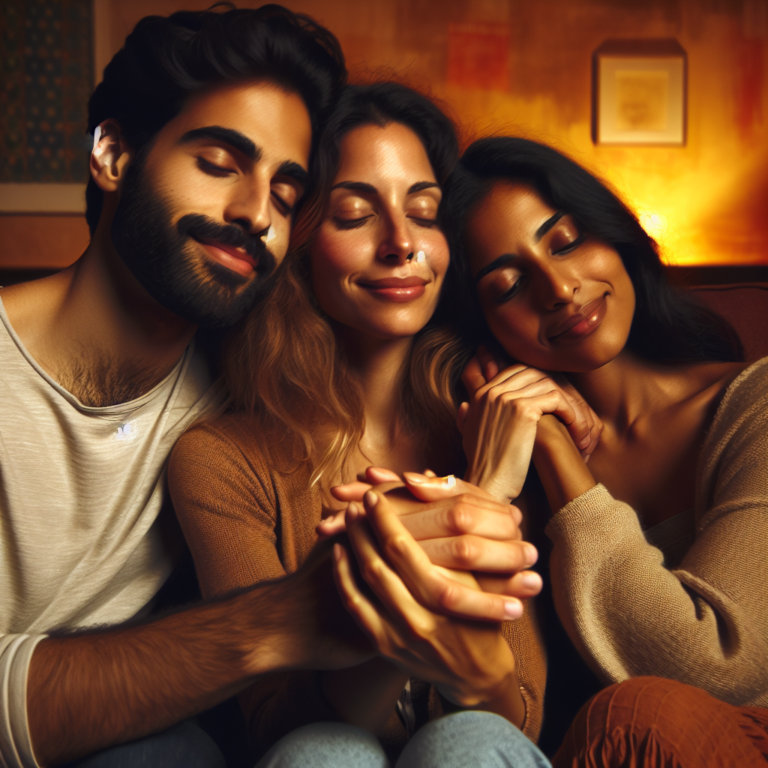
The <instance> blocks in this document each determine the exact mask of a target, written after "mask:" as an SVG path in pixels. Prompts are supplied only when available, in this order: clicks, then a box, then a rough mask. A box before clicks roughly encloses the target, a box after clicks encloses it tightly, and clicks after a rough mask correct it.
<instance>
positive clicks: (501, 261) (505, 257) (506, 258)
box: [475, 253, 517, 285]
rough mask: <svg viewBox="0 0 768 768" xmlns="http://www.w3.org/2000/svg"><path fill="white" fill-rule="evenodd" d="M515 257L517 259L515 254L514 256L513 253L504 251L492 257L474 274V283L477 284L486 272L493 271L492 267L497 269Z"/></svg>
mask: <svg viewBox="0 0 768 768" xmlns="http://www.w3.org/2000/svg"><path fill="white" fill-rule="evenodd" d="M515 259H517V256H515V254H514V253H504V254H502V255H501V256H499V257H498V258H496V259H494V260H493V261H492V262H491V263H490V264H486V265H485V266H484V267H483V268H482V269H481V270H480V271H479V272H478V273H477V275H475V285H477V284H478V283H479V282H480V281H481V280H482V279H483V278H484V277H485V276H486V275H487V274H489V273H491V272H493V270H494V269H499V268H500V267H503V266H505V265H506V264H509V262H511V261H514V260H515Z"/></svg>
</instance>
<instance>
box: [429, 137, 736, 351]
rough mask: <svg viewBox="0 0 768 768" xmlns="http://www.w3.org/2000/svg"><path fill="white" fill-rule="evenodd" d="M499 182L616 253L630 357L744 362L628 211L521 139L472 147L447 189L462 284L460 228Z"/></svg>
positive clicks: (732, 338)
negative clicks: (524, 191) (628, 294)
mask: <svg viewBox="0 0 768 768" xmlns="http://www.w3.org/2000/svg"><path fill="white" fill-rule="evenodd" d="M504 180H508V181H516V182H524V183H526V184H530V185H531V186H532V187H533V188H534V189H535V190H536V191H537V192H538V194H539V195H540V196H541V198H542V200H544V201H545V202H546V203H548V204H549V205H550V206H552V207H553V208H554V209H555V210H557V211H562V212H564V213H568V214H571V215H572V216H573V217H574V219H576V222H577V223H578V224H579V226H580V227H581V228H582V229H583V231H584V232H586V233H588V234H590V235H594V236H595V237H597V238H599V239H600V240H602V241H603V242H605V243H607V244H608V245H609V246H611V248H613V249H614V250H615V251H616V252H617V253H618V254H619V256H620V257H621V260H622V261H623V262H624V267H625V269H626V270H627V273H628V274H629V277H630V279H631V280H632V285H633V286H634V289H635V295H636V305H635V316H634V320H633V322H632V328H631V331H630V334H629V339H628V342H627V344H628V347H629V348H630V349H632V350H633V351H634V352H635V353H636V354H638V355H639V356H641V357H644V358H645V359H647V360H652V361H656V362H670V361H675V360H695V361H701V360H713V361H714V360H721V361H734V360H743V359H744V353H743V349H742V346H741V342H740V340H739V337H738V335H737V334H736V331H734V329H733V328H732V327H731V326H730V324H729V323H728V322H727V321H726V320H725V319H724V318H722V317H720V315H718V314H717V313H715V312H713V311H712V310H711V309H709V308H708V307H705V306H704V305H702V304H700V303H699V302H698V301H697V300H696V299H694V298H693V297H692V296H690V294H686V293H685V292H683V291H679V290H676V289H675V288H673V287H672V286H671V285H670V284H669V282H668V281H667V277H666V273H665V270H664V265H663V264H662V262H661V259H660V258H659V254H658V251H657V246H656V243H655V242H654V240H653V238H652V237H650V235H648V234H647V233H646V232H645V230H644V229H643V228H642V226H641V225H640V222H639V221H638V220H637V218H636V217H635V215H634V214H633V213H632V211H630V210H629V208H627V206H626V205H625V204H624V203H623V202H622V201H621V200H620V199H619V198H618V197H617V196H616V195H615V194H614V193H613V192H612V191H611V190H610V189H608V187H607V186H606V185H605V184H603V183H602V182H601V181H600V179H598V178H596V177H595V176H593V175H592V174H591V173H589V172H588V171H587V170H585V169H584V168H582V167H581V166H580V165H578V163H575V162H574V161H573V160H571V159H570V158H569V157H566V156H565V155H563V154H561V153H560V152H558V151H557V150H555V149H552V147H548V146H546V145H545V144H539V143H537V142H535V141H529V140H528V139H521V138H516V137H505V136H498V137H493V138H487V139H480V140H478V141H476V142H474V144H472V145H471V146H470V147H469V148H468V149H467V151H466V152H465V153H464V156H463V157H462V158H461V161H460V163H459V164H458V166H457V167H456V170H455V171H454V173H453V175H452V176H451V179H450V181H449V183H448V185H447V194H446V197H445V198H444V200H443V205H444V206H445V210H444V215H445V217H446V220H447V221H449V222H450V227H449V240H450V244H451V256H452V257H457V256H460V254H461V256H463V258H459V259H457V261H459V262H460V263H459V265H458V266H459V268H460V269H463V270H464V273H465V278H464V279H465V284H466V285H471V284H472V280H471V279H470V276H469V268H468V260H467V258H466V254H463V251H464V250H465V248H466V242H465V237H464V228H465V226H466V223H467V220H468V219H469V218H470V217H471V215H472V212H473V211H474V210H476V209H477V206H478V205H480V204H481V202H482V200H483V199H484V198H485V197H486V196H487V195H488V194H489V193H490V191H491V189H492V188H493V186H494V185H495V184H496V183H497V182H499V181H504ZM472 293H473V294H474V291H472ZM478 311H479V310H478ZM482 326H483V328H484V332H486V333H487V328H485V327H484V323H482ZM480 333H481V334H482V333H483V331H480Z"/></svg>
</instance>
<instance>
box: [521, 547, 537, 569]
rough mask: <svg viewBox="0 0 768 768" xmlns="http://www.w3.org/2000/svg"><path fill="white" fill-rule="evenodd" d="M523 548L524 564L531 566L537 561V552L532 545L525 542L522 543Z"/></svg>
mask: <svg viewBox="0 0 768 768" xmlns="http://www.w3.org/2000/svg"><path fill="white" fill-rule="evenodd" d="M523 548H524V550H525V564H526V565H533V564H534V563H535V562H536V561H537V560H538V559H539V552H538V550H537V549H536V547H534V546H533V544H529V543H528V542H527V541H524V542H523Z"/></svg>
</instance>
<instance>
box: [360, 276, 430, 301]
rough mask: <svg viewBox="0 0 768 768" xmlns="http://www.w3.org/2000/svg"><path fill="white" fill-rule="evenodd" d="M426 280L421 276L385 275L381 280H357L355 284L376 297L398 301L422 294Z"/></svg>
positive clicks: (414, 297)
mask: <svg viewBox="0 0 768 768" xmlns="http://www.w3.org/2000/svg"><path fill="white" fill-rule="evenodd" d="M428 282H429V281H428V280H425V279H424V278H423V277H385V278H384V279H382V280H359V281H357V284H358V285H359V286H360V287H361V288H364V289H365V290H366V291H368V292H370V293H371V294H372V295H373V296H376V297H377V298H380V299H384V300H385V301H394V302H398V303H399V302H406V301H413V300H414V299H418V298H419V297H420V296H423V295H424V291H425V290H426V285H427V283H428Z"/></svg>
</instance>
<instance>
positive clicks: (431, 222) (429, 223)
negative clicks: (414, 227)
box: [411, 216, 437, 227]
mask: <svg viewBox="0 0 768 768" xmlns="http://www.w3.org/2000/svg"><path fill="white" fill-rule="evenodd" d="M411 219H412V220H413V221H415V222H416V223H417V224H419V225H420V226H422V227H436V226H437V219H425V218H423V217H421V216H411Z"/></svg>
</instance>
